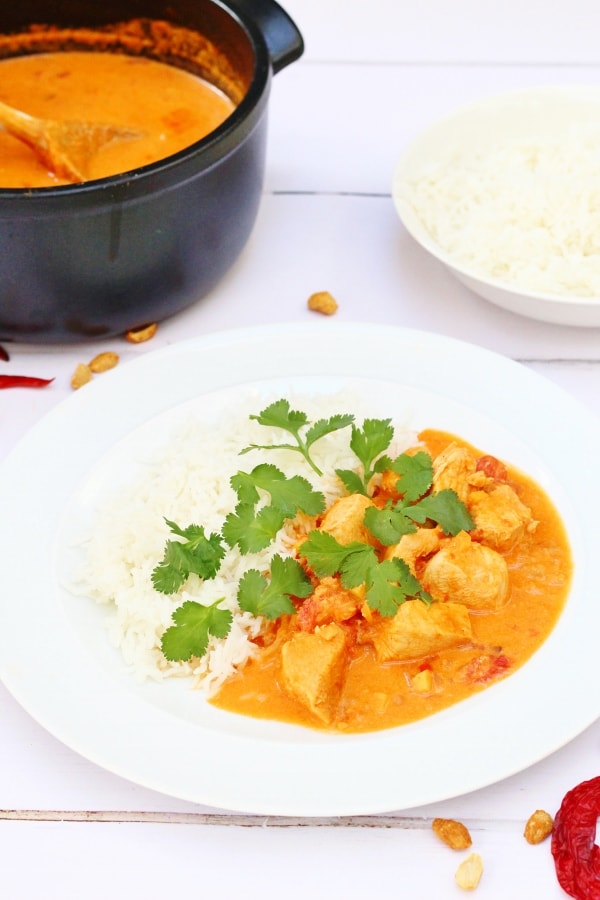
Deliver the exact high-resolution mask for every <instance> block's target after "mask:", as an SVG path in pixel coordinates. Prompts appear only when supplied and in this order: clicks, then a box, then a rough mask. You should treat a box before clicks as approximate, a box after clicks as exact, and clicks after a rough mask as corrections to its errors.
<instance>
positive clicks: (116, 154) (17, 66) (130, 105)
mask: <svg viewBox="0 0 600 900" xmlns="http://www.w3.org/2000/svg"><path fill="white" fill-rule="evenodd" d="M0 101H2V102H4V103H6V104H8V105H9V106H12V107H14V108H16V109H19V110H22V111H23V112H26V113H28V114H29V115H32V116H36V117H39V118H44V119H54V120H58V121H67V120H75V121H81V120H83V121H86V122H90V123H99V124H110V125H114V126H120V127H123V128H126V129H130V130H132V131H134V132H136V133H137V135H138V136H137V137H135V139H131V140H115V141H111V142H110V143H108V144H106V145H104V146H102V147H100V148H99V150H98V151H97V152H96V153H95V154H93V156H91V158H90V159H89V162H88V165H87V171H86V173H85V177H86V180H94V179H97V178H105V177H107V176H110V175H116V174H119V173H124V172H129V171H132V170H135V169H138V168H140V167H142V166H146V165H149V164H150V163H153V162H156V161H158V160H160V159H164V158H166V157H168V156H171V155H173V154H174V153H177V152H178V151H180V150H183V149H184V148H185V147H188V146H190V145H191V144H193V143H195V142H196V141H199V140H200V139H201V138H203V137H206V135H208V134H210V133H211V132H212V131H214V130H215V129H216V128H218V126H219V125H221V124H222V123H223V122H224V121H225V119H227V118H228V116H229V115H231V113H232V112H233V110H234V109H235V104H234V102H233V101H232V100H231V99H230V98H229V97H228V96H227V95H226V94H225V93H224V92H223V91H222V90H220V89H218V88H216V87H214V86H213V85H212V84H210V83H209V82H208V81H206V80H205V79H203V78H201V77H199V76H197V75H195V74H192V73H191V72H189V71H185V70H184V69H182V68H179V67H177V66H174V65H168V64H166V63H163V62H160V61H158V60H155V59H151V58H149V57H146V56H136V55H130V54H127V53H109V52H94V51H89V52H88V51H86V50H72V51H59V52H53V53H33V54H27V55H21V56H14V57H9V58H6V59H2V60H0ZM65 183H68V182H66V181H65V180H64V179H61V178H60V177H58V176H57V175H56V174H55V173H54V172H50V171H47V169H46V168H45V167H44V165H43V164H42V163H41V162H40V161H39V159H38V158H37V157H36V155H35V153H34V152H33V150H31V149H30V147H28V146H27V145H26V144H24V143H23V142H22V141H20V140H18V139H17V138H16V137H13V136H11V135H10V134H8V133H7V132H4V131H2V130H0V188H31V187H52V186H56V185H60V184H65Z"/></svg>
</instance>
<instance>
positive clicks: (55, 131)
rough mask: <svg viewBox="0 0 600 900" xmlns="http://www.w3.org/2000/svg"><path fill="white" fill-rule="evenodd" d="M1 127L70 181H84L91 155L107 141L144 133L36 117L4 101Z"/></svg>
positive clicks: (59, 175) (55, 171)
mask: <svg viewBox="0 0 600 900" xmlns="http://www.w3.org/2000/svg"><path fill="white" fill-rule="evenodd" d="M0 128H3V129H4V130H5V131H8V133H9V134H12V135H13V137H16V138H18V139H19V140H20V141H23V143H25V144H27V145H28V146H29V147H31V149H32V150H33V152H34V153H35V154H36V156H37V157H38V159H39V160H40V161H41V162H42V163H43V164H44V165H45V166H47V167H48V169H49V170H50V171H51V172H54V174H55V175H57V176H58V177H59V178H64V179H66V180H67V181H71V182H77V181H85V175H84V172H85V171H86V169H87V164H88V162H89V160H90V158H91V157H92V156H93V155H94V153H95V152H96V151H97V150H99V149H100V147H102V146H103V145H104V144H108V143H110V141H114V140H132V139H134V138H139V137H140V136H141V135H140V133H139V132H138V131H132V130H131V129H128V128H119V127H117V126H116V125H101V124H92V123H90V122H77V121H70V122H57V121H55V120H54V119H36V118H34V117H33V116H30V115H28V114H27V113H24V112H21V110H18V109H14V108H13V107H12V106H7V105H6V104H5V103H1V102H0Z"/></svg>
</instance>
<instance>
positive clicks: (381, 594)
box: [298, 530, 432, 616]
mask: <svg viewBox="0 0 600 900" xmlns="http://www.w3.org/2000/svg"><path fill="white" fill-rule="evenodd" d="M298 552H299V553H300V555H301V556H303V557H304V558H305V559H306V561H307V563H308V565H309V566H310V567H311V569H312V570H313V571H314V572H315V574H316V575H317V576H318V577H319V578H323V577H325V576H327V575H330V576H331V575H338V576H339V578H340V582H341V584H342V586H343V587H345V588H348V589H351V588H355V587H359V585H361V584H364V585H365V587H366V600H367V603H368V605H369V607H370V608H371V609H373V610H377V611H378V612H379V613H381V615H382V616H393V615H394V614H395V613H396V611H397V609H398V607H399V606H400V605H401V604H402V603H404V602H405V601H406V600H409V599H419V600H423V602H424V603H427V604H428V605H429V604H430V603H431V601H432V598H431V597H430V595H429V594H428V593H427V591H425V590H424V589H423V588H422V586H421V584H420V583H419V581H418V580H417V579H416V578H415V577H414V575H412V573H411V571H410V569H409V568H408V565H407V564H406V563H405V561H404V560H403V559H391V560H384V561H383V562H379V561H378V558H377V554H376V553H375V550H374V549H373V547H371V546H370V545H369V544H363V543H361V542H359V541H353V542H352V543H350V544H346V545H343V544H340V543H339V542H338V541H337V540H336V539H335V538H334V537H333V535H331V534H328V533H327V532H325V531H318V530H314V531H311V532H310V534H309V535H308V538H307V539H306V540H305V541H304V542H303V543H302V544H301V546H300V548H299V551H298Z"/></svg>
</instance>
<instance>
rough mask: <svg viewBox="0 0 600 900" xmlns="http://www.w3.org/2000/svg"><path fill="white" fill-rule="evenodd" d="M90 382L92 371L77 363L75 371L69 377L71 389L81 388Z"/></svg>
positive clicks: (86, 366)
mask: <svg viewBox="0 0 600 900" xmlns="http://www.w3.org/2000/svg"><path fill="white" fill-rule="evenodd" d="M91 380H92V370H91V369H90V367H89V366H88V365H86V364H85V363H77V366H76V367H75V371H74V372H73V374H72V375H71V387H72V388H73V390H75V391H76V390H78V388H80V387H83V385H84V384H87V383H88V381H91Z"/></svg>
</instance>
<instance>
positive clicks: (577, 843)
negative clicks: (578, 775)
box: [552, 776, 600, 900]
mask: <svg viewBox="0 0 600 900" xmlns="http://www.w3.org/2000/svg"><path fill="white" fill-rule="evenodd" d="M598 816H600V776H599V777H597V778H591V779H590V780H589V781H583V782H582V783H581V784H578V785H577V786H576V787H574V788H573V789H572V790H570V791H569V792H568V793H567V794H565V796H564V798H563V801H562V803H561V806H560V809H559V811H558V812H557V814H556V816H555V817H554V829H553V831H552V856H553V857H554V866H555V868H556V876H557V878H558V881H559V884H560V886H561V887H562V889H563V890H564V891H566V893H567V894H568V895H569V896H570V897H574V898H575V900H600V847H598V845H597V844H596V843H595V838H596V826H597V822H598Z"/></svg>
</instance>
